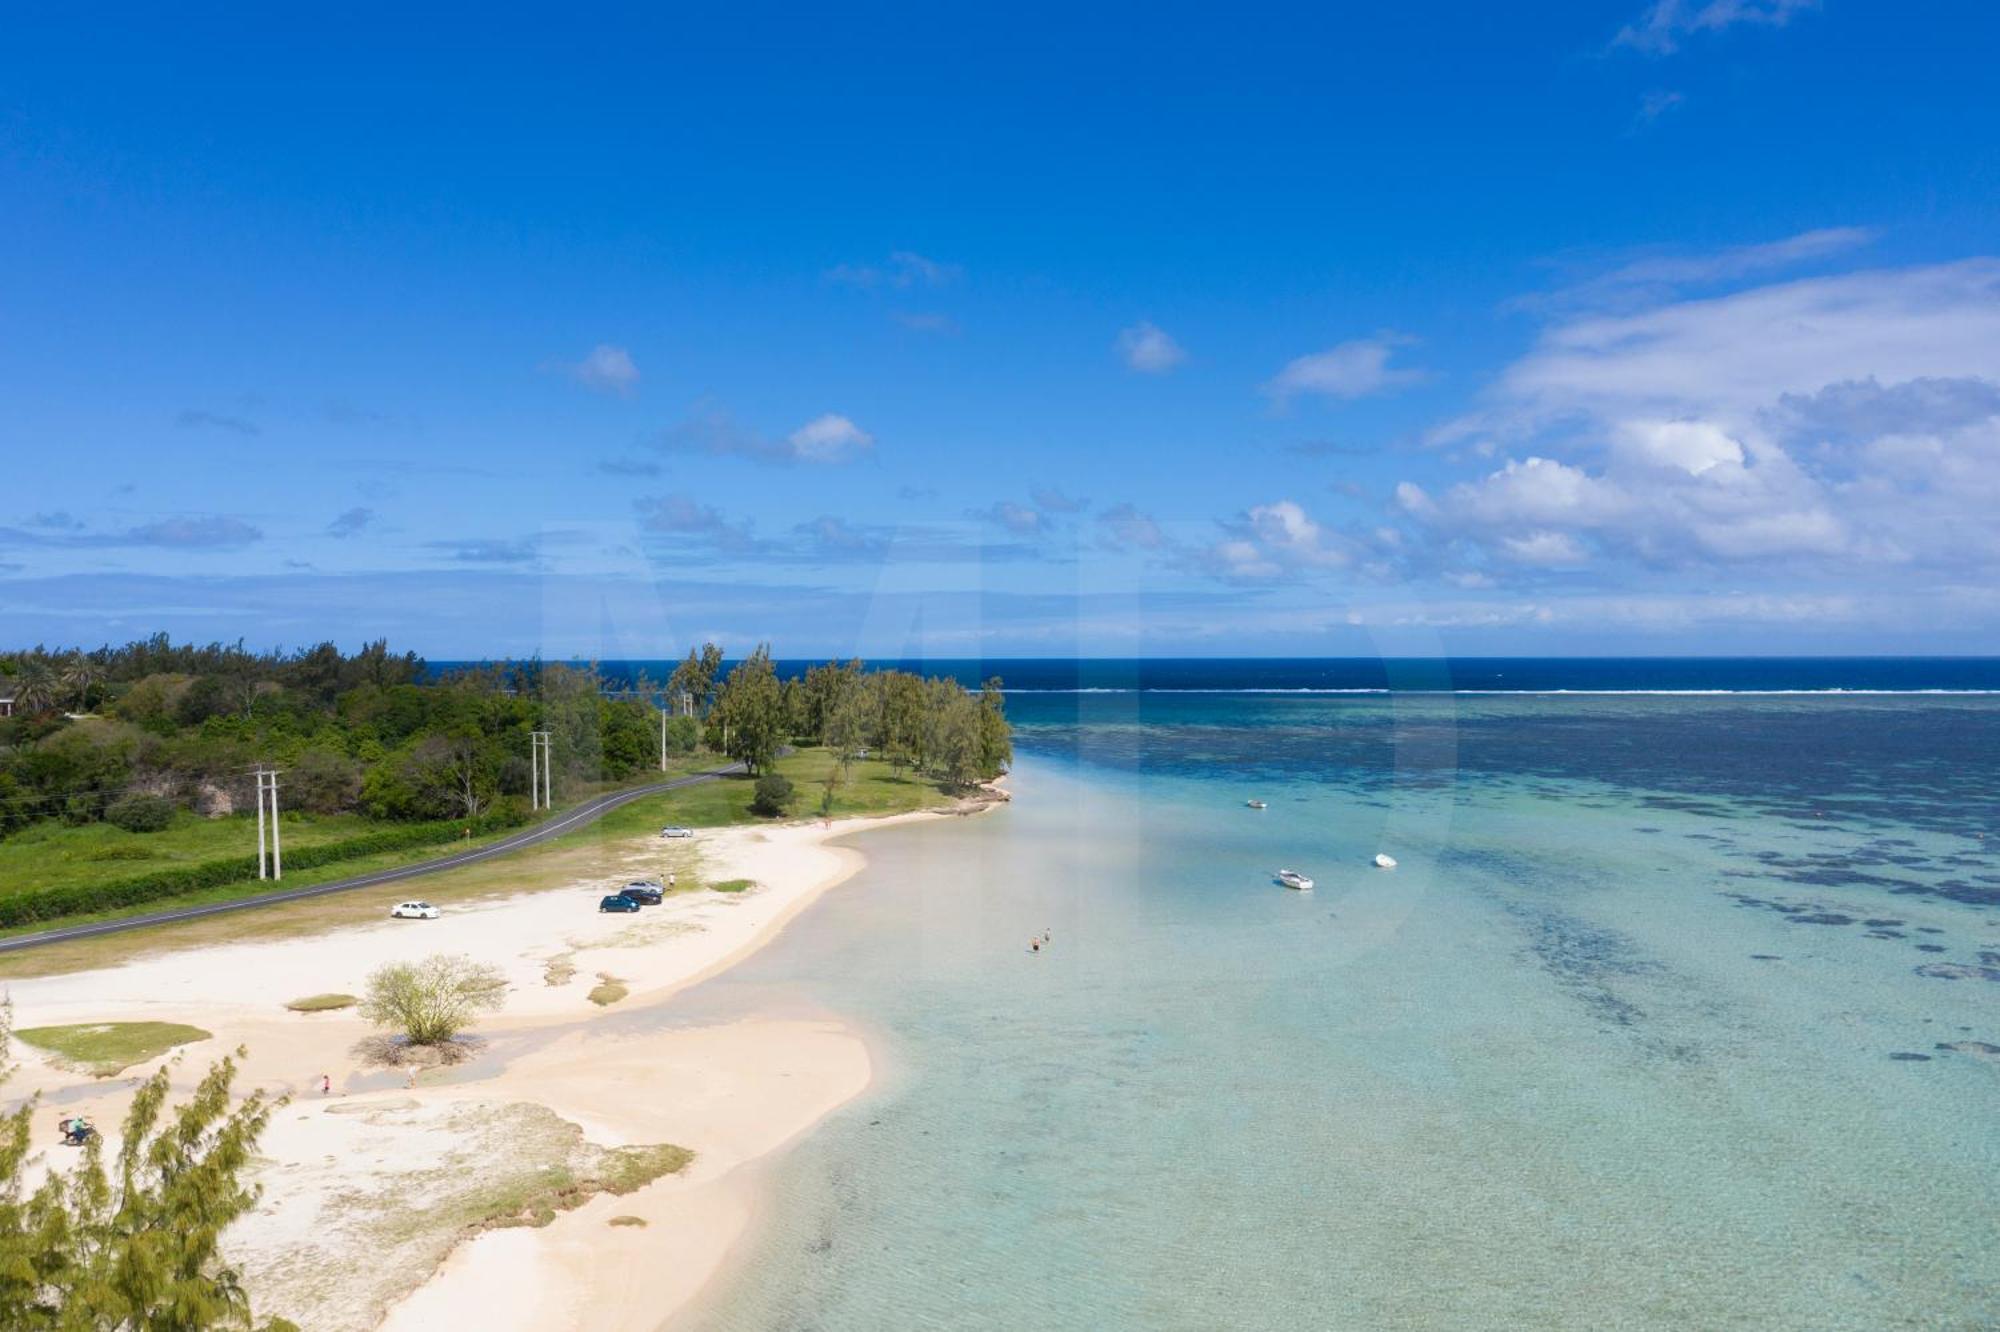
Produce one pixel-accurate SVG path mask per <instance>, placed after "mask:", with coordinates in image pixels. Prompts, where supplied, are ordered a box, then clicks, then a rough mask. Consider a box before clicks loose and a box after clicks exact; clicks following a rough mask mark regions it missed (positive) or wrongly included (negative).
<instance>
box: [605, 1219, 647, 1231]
mask: <svg viewBox="0 0 2000 1332" xmlns="http://www.w3.org/2000/svg"><path fill="white" fill-rule="evenodd" d="M610 1224H612V1225H614V1226H637V1227H638V1228H639V1229H641V1230H644V1229H645V1228H646V1218H645V1217H643V1216H614V1217H612V1218H611V1221H610Z"/></svg>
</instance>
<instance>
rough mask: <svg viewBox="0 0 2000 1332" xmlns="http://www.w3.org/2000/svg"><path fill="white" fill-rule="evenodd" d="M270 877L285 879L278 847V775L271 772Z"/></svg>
mask: <svg viewBox="0 0 2000 1332" xmlns="http://www.w3.org/2000/svg"><path fill="white" fill-rule="evenodd" d="M270 783H271V787H270V789H271V877H272V878H274V879H282V878H284V877H285V853H284V851H283V849H282V848H280V847H279V845H278V773H277V770H276V769H275V768H274V769H272V770H271V777H270Z"/></svg>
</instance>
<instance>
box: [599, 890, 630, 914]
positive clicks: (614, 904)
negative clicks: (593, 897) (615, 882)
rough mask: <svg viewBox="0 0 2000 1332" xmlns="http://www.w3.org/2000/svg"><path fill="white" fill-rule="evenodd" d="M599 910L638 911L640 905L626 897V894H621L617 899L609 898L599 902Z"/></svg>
mask: <svg viewBox="0 0 2000 1332" xmlns="http://www.w3.org/2000/svg"><path fill="white" fill-rule="evenodd" d="M597 909H598V910H599V911H637V910H638V909H639V904H638V903H637V902H634V901H633V900H632V899H631V898H629V897H627V896H625V894H623V893H620V894H618V896H616V897H607V898H605V899H604V900H603V901H601V902H599V903H598V904H597Z"/></svg>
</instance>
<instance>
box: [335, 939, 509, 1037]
mask: <svg viewBox="0 0 2000 1332" xmlns="http://www.w3.org/2000/svg"><path fill="white" fill-rule="evenodd" d="M506 997H507V977H506V975H505V973H503V972H502V971H501V970H500V968H498V967H494V966H488V965H486V964H485V963H483V962H474V961H473V960H472V959H471V958H469V957H465V956H463V955H460V954H454V953H433V954H432V955H431V956H429V957H427V958H425V959H424V960H423V961H421V962H391V963H389V964H388V965H387V966H382V967H377V968H376V969H375V971H374V972H373V973H372V974H371V975H370V976H369V977H368V993H367V995H366V996H364V997H363V999H362V1000H361V1016H362V1017H364V1018H366V1019H367V1020H368V1021H370V1022H372V1023H374V1024H375V1025H376V1026H378V1027H393V1028H395V1029H397V1030H398V1031H401V1032H402V1033H403V1035H404V1036H406V1037H408V1038H409V1041H410V1044H412V1045H442V1044H444V1043H445V1042H446V1041H449V1040H451V1039H452V1038H453V1037H455V1036H457V1035H458V1034H459V1033H460V1032H461V1031H464V1030H465V1029H466V1028H467V1027H469V1026H471V1025H472V1019H473V1016H474V1015H475V1014H477V1013H479V1012H481V1011H483V1010H484V1011H490V1010H492V1009H496V1008H498V1007H500V1005H501V1004H502V1003H503V1002H504V1001H505V1000H506Z"/></svg>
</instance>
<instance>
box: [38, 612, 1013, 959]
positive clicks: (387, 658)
mask: <svg viewBox="0 0 2000 1332" xmlns="http://www.w3.org/2000/svg"><path fill="white" fill-rule="evenodd" d="M632 683H633V686H634V687H633V688H631V689H627V690H612V689H609V688H608V687H607V684H606V681H605V680H604V679H603V678H602V677H600V675H599V674H598V672H597V670H596V669H595V668H594V667H575V666H565V665H557V664H544V663H542V662H540V661H530V662H525V663H513V664H507V665H501V666H491V667H482V668H478V669H467V670H457V671H453V672H450V673H447V674H443V675H436V674H433V673H432V672H431V671H430V670H429V669H428V668H427V667H426V665H425V664H424V663H423V662H422V661H421V660H420V659H418V658H417V657H415V656H414V655H411V654H405V655H403V656H393V655H391V654H390V653H389V652H388V650H387V647H386V645H384V644H383V643H380V642H377V643H372V644H369V645H367V646H366V647H365V648H363V649H362V650H361V651H359V652H357V653H354V654H352V655H347V654H343V653H342V652H341V651H340V650H339V649H337V648H335V647H334V646H333V645H331V644H321V645H319V646H318V647H315V648H311V649H308V650H305V651H301V652H296V653H291V654H281V653H263V654H259V653H252V652H250V651H248V650H246V649H245V648H244V647H243V646H242V645H241V644H240V643H239V644H236V645H233V646H225V645H221V644H210V645H209V646H207V647H194V646H189V645H184V644H181V645H177V644H174V643H172V642H170V641H169V640H168V639H167V638H166V637H165V636H164V635H162V636H156V637H154V638H152V639H149V640H146V641H143V642H137V643H132V644H128V645H126V646H124V647H118V648H112V647H105V648H99V649H96V650H94V651H89V652H78V651H71V652H58V653H51V652H48V651H45V650H43V649H40V648H36V649H34V650H32V651H27V652H16V653H11V654H8V653H0V689H11V691H12V692H13V693H14V694H15V696H16V703H17V715H16V716H14V717H12V718H6V719H0V931H23V930H33V929H38V928H42V927H45V926H46V925H48V924H49V923H52V922H56V921H64V922H70V921H83V920H103V919H107V918H114V917H116V916H118V915H121V914H136V913H139V912H143V911H148V910H154V909H158V907H160V906H161V905H164V904H167V903H172V904H174V905H199V904H202V903H207V902H215V901H224V900H228V899H230V898H235V897H241V896H245V895H248V894H250V893H253V892H256V891H258V890H259V889H260V888H261V887H269V886H270V885H268V884H263V883H260V881H259V880H258V879H257V878H256V857H255V854H254V851H255V846H256V821H255V819H254V817H252V816H250V815H247V814H245V813H244V812H243V811H244V810H246V809H247V808H249V807H251V805H252V804H253V799H254V798H253V795H252V791H251V786H252V783H251V779H250V776H249V773H250V771H251V769H253V768H254V767H256V766H259V765H265V764H269V765H272V766H275V767H277V768H279V769H281V770H282V773H283V776H282V779H281V789H282V791H283V797H282V799H283V804H284V817H283V820H282V824H281V832H282V839H283V845H284V867H285V880H284V886H285V887H287V888H290V887H299V886H309V885H311V884H313V883H316V882H326V881H329V880H331V879H336V878H341V877H345V876H347V875H349V874H358V873H365V872H367V871H370V870H375V869H381V868H388V867H390V866H396V865H403V864H408V863H411V862H414V861H420V860H424V859H430V858H433V856H434V855H435V854H436V852H437V851H438V850H440V849H443V848H445V847H448V846H449V847H454V848H456V847H457V846H459V845H466V844H470V845H476V844H478V843H480V842H482V841H485V840H489V839H492V838H495V837H498V836H501V835H504V833H505V832H506V831H507V830H508V829H510V828H513V827H517V826H520V825H522V824H524V823H526V822H527V821H528V820H529V818H530V815H529V812H528V810H527V804H528V800H527V792H528V760H527V753H528V738H527V737H528V732H529V731H531V730H547V731H550V732H552V733H553V735H554V742H553V752H554V754H555V773H554V783H553V785H554V792H555V799H556V800H557V802H558V803H559V804H567V803H569V802H570V801H572V800H574V799H576V798H578V797H581V796H583V795H586V794H592V793H596V792H599V791H604V790H610V789H616V788H617V787H619V786H621V785H624V784H628V783H633V782H638V781H643V780H649V779H652V778H653V777H654V776H655V774H656V773H659V770H660V764H661V750H662V747H663V746H662V740H661V737H662V732H663V731H664V734H665V745H664V748H665V749H666V750H667V751H668V758H669V760H670V761H669V764H668V767H669V769H670V770H671V772H680V773H686V772H694V771H700V770H704V769H706V768H708V767H711V766H714V765H716V764H718V763H719V762H720V761H721V760H722V758H723V757H724V756H727V757H728V758H733V759H736V760H738V761H740V762H742V763H743V764H744V765H745V766H746V767H747V768H748V769H749V770H750V772H751V774H752V776H753V778H754V779H755V780H744V781H741V782H721V783H716V784H715V789H713V790H711V791H704V793H703V794H701V795H696V794H695V791H698V790H703V788H695V790H691V791H689V792H685V793H680V794H683V795H686V796H687V797H688V799H687V800H685V801H669V802H662V804H657V805H656V804H653V803H652V802H642V803H641V804H640V805H638V806H635V807H633V808H631V809H629V810H627V811H621V814H622V816H623V817H622V818H617V819H616V820H615V821H614V822H612V823H611V825H610V826H607V827H606V828H605V829H604V830H603V831H604V833H605V835H616V833H617V832H618V831H619V830H620V829H622V828H623V827H626V826H631V827H633V828H635V829H636V828H637V827H638V826H639V825H640V824H642V823H643V822H646V821H650V820H653V819H662V820H678V821H682V822H688V823H698V824H703V825H710V826H712V825H715V824H720V823H730V822H739V821H745V820H748V819H751V818H753V817H765V818H775V817H782V816H784V815H786V814H790V813H794V812H797V811H798V809H799V807H800V806H801V805H802V804H803V805H805V806H807V807H808V808H810V809H813V810H815V811H816V812H817V813H819V814H821V815H826V816H834V815H841V814H850V813H884V812H893V811H897V810H902V809H914V808H921V807H923V806H925V805H927V804H934V803H937V802H938V801H939V800H940V799H942V798H945V797H948V796H949V795H951V794H954V793H957V792H960V791H963V790H965V789H967V788H969V787H970V786H971V785H973V784H974V783H976V782H979V781H981V780H984V779H986V778H990V777H992V776H995V775H997V774H998V773H999V772H1001V771H1003V770H1004V769H1005V768H1006V766H1007V764H1008V763H1009V762H1010V761H1011V758H1012V748H1011V742H1010V739H1009V735H1008V730H1007V723H1006V721H1005V718H1004V715H1003V712H1002V708H1001V696H1000V694H999V691H998V687H997V686H998V682H997V681H990V682H988V685H987V687H986V688H985V689H984V690H983V691H982V692H981V693H979V694H976V695H974V694H968V693H967V692H966V691H965V690H964V689H962V688H960V687H959V686H958V685H957V684H955V683H954V682H952V681H949V680H926V679H922V678H920V677H918V676H914V675H910V674H907V673H904V672H899V671H875V672H871V671H868V670H866V669H865V668H864V667H863V665H862V663H860V662H858V661H852V662H847V663H844V664H843V663H829V664H827V665H825V666H816V667H813V668H812V669H810V670H808V671H807V672H805V673H804V675H803V676H801V677H799V678H796V679H780V678H779V677H778V674H777V671H776V668H775V665H774V664H773V662H772V660H771V654H770V651H769V649H768V648H765V647H759V648H758V649H757V650H756V651H754V652H753V653H751V655H750V656H749V657H748V658H747V659H746V660H744V661H742V662H740V663H737V664H736V665H735V666H734V667H733V668H728V669H725V663H724V660H723V656H722V651H721V649H720V648H719V647H717V646H715V645H714V644H712V643H711V644H705V645H703V646H702V647H701V648H700V649H699V650H698V651H690V652H689V653H688V656H687V659H686V660H685V661H683V662H682V663H681V664H680V665H679V666H678V667H677V668H676V669H675V670H674V672H673V673H672V676H671V678H670V679H669V680H668V681H667V683H666V686H665V687H664V689H662V687H661V686H660V685H659V684H658V683H657V682H649V681H647V680H646V679H645V677H644V676H643V675H641V676H640V678H639V679H638V680H636V681H634V682H632ZM657 703H666V704H669V705H670V706H671V707H672V709H673V710H674V711H675V713H676V714H677V715H674V716H672V717H670V718H668V719H667V721H666V723H665V725H664V727H663V726H662V723H661V719H660V715H659V712H658V711H657V708H656V705H657ZM863 755H872V756H873V757H869V758H864V757H863ZM757 781H762V782H763V791H764V795H763V798H762V799H761V800H759V799H758V793H757V785H756V782H757ZM786 784H789V786H790V789H789V790H786ZM802 794H806V799H804V800H801V798H800V797H801V795H802ZM753 806H754V811H753ZM635 820H636V822H635Z"/></svg>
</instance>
